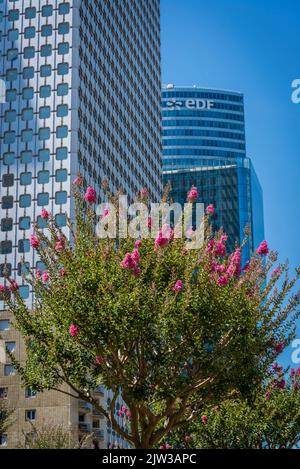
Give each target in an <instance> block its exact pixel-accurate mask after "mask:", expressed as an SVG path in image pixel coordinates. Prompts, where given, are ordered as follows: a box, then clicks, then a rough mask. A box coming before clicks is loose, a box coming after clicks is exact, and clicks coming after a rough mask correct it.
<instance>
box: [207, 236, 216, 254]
mask: <svg viewBox="0 0 300 469" xmlns="http://www.w3.org/2000/svg"><path fill="white" fill-rule="evenodd" d="M214 245H215V240H214V239H210V240H209V241H208V243H207V246H206V251H207V252H212V250H213V248H214Z"/></svg>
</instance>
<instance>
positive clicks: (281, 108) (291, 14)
mask: <svg viewBox="0 0 300 469" xmlns="http://www.w3.org/2000/svg"><path fill="white" fill-rule="evenodd" d="M161 30H162V31H161V33H162V36H161V39H162V79H163V83H174V84H175V85H176V84H177V85H194V84H196V85H199V86H204V87H213V88H221V89H222V88H224V89H229V90H236V91H241V92H242V93H244V95H245V120H246V142H247V152H248V156H249V157H251V158H252V161H253V163H254V166H255V169H256V172H257V175H258V177H259V179H260V182H261V185H262V188H263V191H264V215H265V237H266V239H267V241H268V244H269V245H270V247H271V248H272V249H274V250H277V251H278V252H279V253H280V260H281V261H284V260H285V259H287V258H288V259H289V261H290V265H291V269H293V268H294V267H296V266H297V265H300V242H299V231H300V217H299V215H300V210H299V206H300V103H299V104H293V103H292V101H291V93H292V88H291V83H292V81H293V80H294V79H296V78H299V79H300V47H299V38H300V2H299V0H285V1H282V0H263V1H262V0H161ZM298 336H299V337H300V331H299V333H298ZM288 356H289V353H287V354H286V355H285V358H286V360H288Z"/></svg>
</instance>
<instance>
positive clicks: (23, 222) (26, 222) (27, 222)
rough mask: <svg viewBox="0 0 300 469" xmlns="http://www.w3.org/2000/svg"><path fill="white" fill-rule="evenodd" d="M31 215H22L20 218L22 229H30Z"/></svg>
mask: <svg viewBox="0 0 300 469" xmlns="http://www.w3.org/2000/svg"><path fill="white" fill-rule="evenodd" d="M30 223H31V220H30V217H20V218H19V228H20V230H29V229H30Z"/></svg>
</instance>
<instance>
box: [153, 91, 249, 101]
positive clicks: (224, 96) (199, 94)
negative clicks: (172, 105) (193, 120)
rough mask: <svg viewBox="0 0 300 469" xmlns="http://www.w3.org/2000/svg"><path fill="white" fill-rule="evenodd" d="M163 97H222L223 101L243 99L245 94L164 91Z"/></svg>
mask: <svg viewBox="0 0 300 469" xmlns="http://www.w3.org/2000/svg"><path fill="white" fill-rule="evenodd" d="M162 97H163V98H200V99H201V98H202V99H221V100H223V101H239V102H242V101H243V96H241V95H235V94H225V93H216V92H210V91H163V93H162Z"/></svg>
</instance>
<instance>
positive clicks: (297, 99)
mask: <svg viewBox="0 0 300 469" xmlns="http://www.w3.org/2000/svg"><path fill="white" fill-rule="evenodd" d="M292 88H296V89H295V90H294V91H293V92H292V96H291V99H292V102H293V103H294V104H299V103H300V78H297V79H296V80H294V81H293V82H292Z"/></svg>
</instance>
